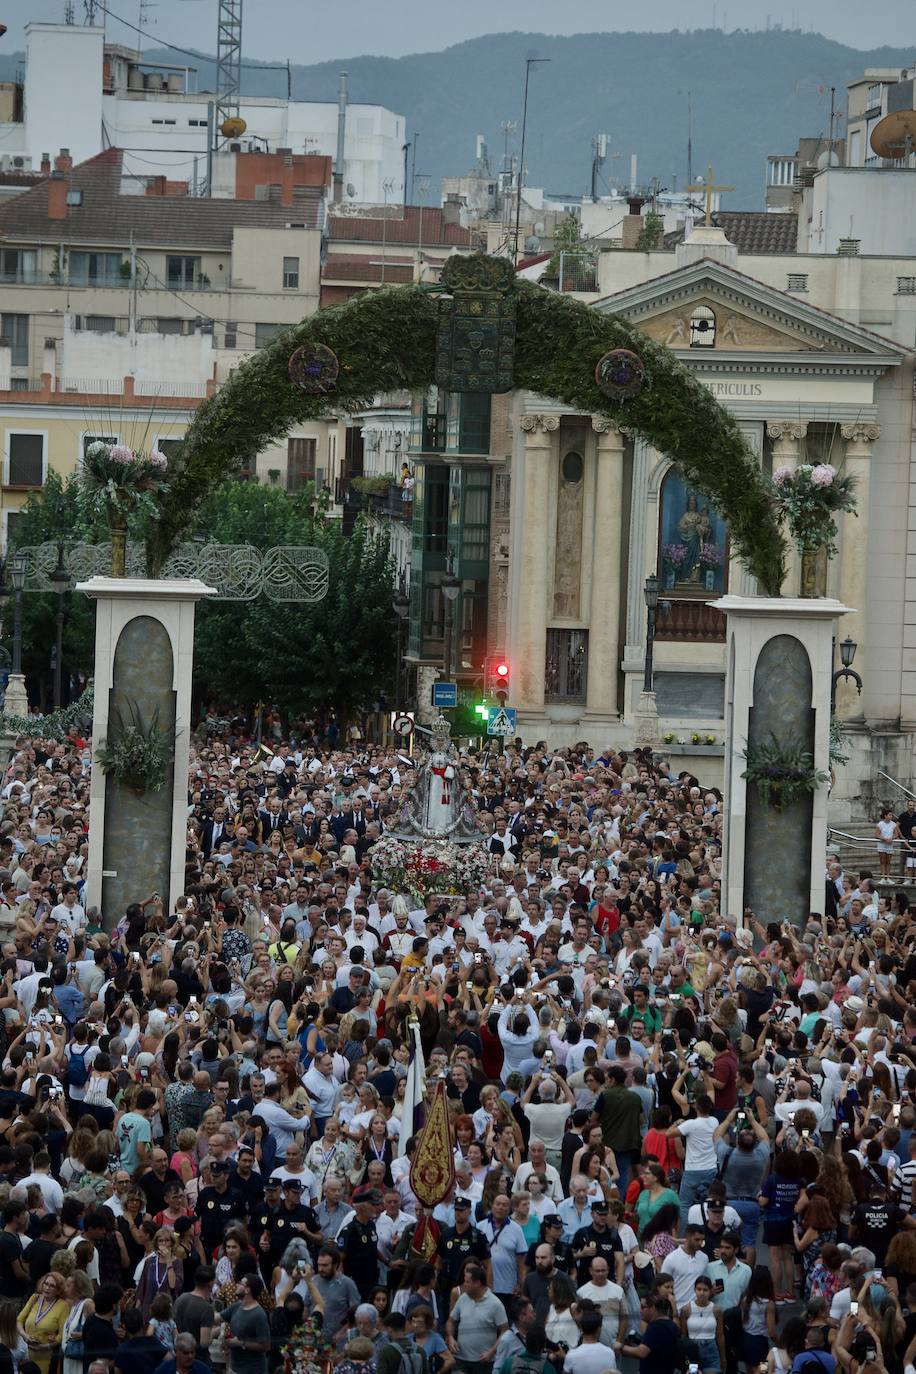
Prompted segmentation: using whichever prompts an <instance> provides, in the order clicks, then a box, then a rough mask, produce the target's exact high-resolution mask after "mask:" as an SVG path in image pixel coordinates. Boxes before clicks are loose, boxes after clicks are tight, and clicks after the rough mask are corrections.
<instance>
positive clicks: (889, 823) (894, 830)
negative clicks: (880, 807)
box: [875, 807, 900, 883]
mask: <svg viewBox="0 0 916 1374" xmlns="http://www.w3.org/2000/svg"><path fill="white" fill-rule="evenodd" d="M875 839H876V840H877V841H878V863H879V864H880V865H881V882H882V883H889V882H890V881H891V859H892V858H893V857H894V841H895V840H899V839H900V827H899V826H898V824H897V822H896V821H895V820H894V813H893V811H891V809H890V807H888V808H887V809H886V810H884V811H882V812H881V819H880V821H879V822H878V824H877V825H876V826H875Z"/></svg>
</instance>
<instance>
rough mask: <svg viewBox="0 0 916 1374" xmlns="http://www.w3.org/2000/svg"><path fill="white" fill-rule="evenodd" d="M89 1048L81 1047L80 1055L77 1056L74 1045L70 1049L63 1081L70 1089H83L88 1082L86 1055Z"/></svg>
mask: <svg viewBox="0 0 916 1374" xmlns="http://www.w3.org/2000/svg"><path fill="white" fill-rule="evenodd" d="M88 1052H89V1046H88V1045H84V1046H83V1052H82V1054H78V1053H77V1050H76V1046H75V1045H71V1047H70V1055H69V1057H68V1059H67V1072H66V1073H65V1074H64V1079H65V1081H66V1082H67V1083H68V1084H69V1085H70V1087H71V1088H84V1087H85V1086H86V1084H87V1083H88V1082H89V1067H88V1065H87V1063H86V1055H87V1054H88Z"/></svg>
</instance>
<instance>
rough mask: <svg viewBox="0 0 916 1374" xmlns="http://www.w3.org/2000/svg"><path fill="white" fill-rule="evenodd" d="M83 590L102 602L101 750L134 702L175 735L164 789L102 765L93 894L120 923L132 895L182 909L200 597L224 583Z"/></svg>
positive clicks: (89, 585) (82, 586)
mask: <svg viewBox="0 0 916 1374" xmlns="http://www.w3.org/2000/svg"><path fill="white" fill-rule="evenodd" d="M76 590H77V591H78V592H85V593H86V595H87V596H89V597H91V598H92V599H93V600H94V601H95V602H96V620H95V679H94V680H95V699H94V704H93V712H92V753H93V757H95V756H96V755H97V752H98V748H99V745H100V744H101V742H102V741H103V740H106V739H108V738H109V736H110V734H111V732H112V730H113V729H116V728H117V722H118V721H121V722H123V723H124V724H127V725H129V724H130V723H131V717H132V714H133V713H134V712H136V713H137V714H138V716H139V719H140V721H141V723H142V726H143V727H144V728H149V727H151V726H153V725H154V724H155V725H157V726H158V729H159V730H160V731H161V732H162V733H163V735H164V736H165V737H166V745H167V755H168V757H167V762H166V769H165V774H166V776H165V782H164V784H163V786H162V787H161V788H160V789H159V790H158V791H155V790H153V791H138V790H136V789H135V788H134V787H132V786H130V784H129V782H128V781H119V780H118V779H116V778H115V777H114V776H113V775H110V776H107V777H106V775H105V774H104V773H103V772H102V769H101V768H100V767H99V766H98V764H96V765H95V766H94V767H93V769H92V783H91V788H90V804H91V807H92V826H91V829H90V834H89V868H88V875H87V887H88V892H87V898H88V901H87V903H86V904H87V906H90V905H91V906H101V909H102V916H103V921H104V925H105V928H106V929H107V930H111V929H112V928H113V927H114V926H115V925H116V924H117V922H118V921H119V920H120V919H121V917H122V916H123V915H124V910H125V907H126V906H127V904H128V903H129V902H135V901H138V900H140V899H141V898H144V897H148V896H149V895H150V893H152V892H158V893H159V895H160V896H161V898H162V903H163V906H164V907H165V906H167V908H168V910H170V911H174V910H175V903H176V901H177V900H178V898H179V897H180V896H181V894H182V892H183V891H184V881H185V850H186V844H187V829H188V750H189V745H190V741H191V667H192V664H193V659H194V606H195V603H196V602H197V601H199V600H200V599H201V597H205V596H215V595H216V593H215V591H214V589H213V588H212V587H207V586H205V585H204V583H203V582H200V581H198V580H197V579H196V578H188V579H187V580H184V579H177V578H175V579H163V580H160V581H152V580H150V581H147V580H146V579H145V578H138V577H92V578H90V579H89V581H88V582H81V583H79V584H78V585H77V588H76Z"/></svg>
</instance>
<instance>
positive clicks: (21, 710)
mask: <svg viewBox="0 0 916 1374" xmlns="http://www.w3.org/2000/svg"><path fill="white" fill-rule="evenodd" d="M27 568H28V554H26V553H25V552H24V551H23V550H22V549H19V550H17V551H16V553H14V554H13V555H12V557H11V558H7V559H6V560H5V562H4V563H3V565H2V567H0V601H9V600H10V599H11V598H12V601H13V657H12V666H11V668H10V672H9V675H8V678H7V684H6V692H5V694H4V705H5V708H6V711H7V714H9V715H12V716H26V715H28V713H29V699H28V695H27V693H26V690H25V678H24V677H23V676H22V589H23V587H24V586H25V578H26V571H27ZM7 574H9V580H8V581H7Z"/></svg>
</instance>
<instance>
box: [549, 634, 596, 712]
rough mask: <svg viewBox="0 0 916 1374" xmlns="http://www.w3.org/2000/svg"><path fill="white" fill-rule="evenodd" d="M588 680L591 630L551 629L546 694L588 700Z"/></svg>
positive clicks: (562, 698) (575, 699)
mask: <svg viewBox="0 0 916 1374" xmlns="http://www.w3.org/2000/svg"><path fill="white" fill-rule="evenodd" d="M587 681H588V630H548V631H547V656H546V660H545V664H544V697H545V699H547V700H550V701H584V700H585V688H586V684H587Z"/></svg>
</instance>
